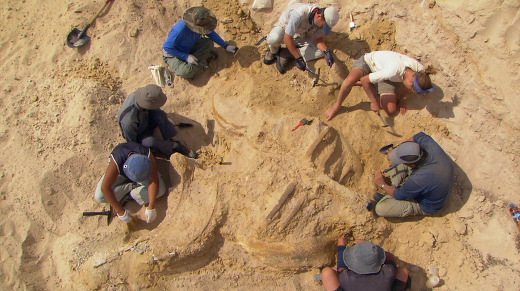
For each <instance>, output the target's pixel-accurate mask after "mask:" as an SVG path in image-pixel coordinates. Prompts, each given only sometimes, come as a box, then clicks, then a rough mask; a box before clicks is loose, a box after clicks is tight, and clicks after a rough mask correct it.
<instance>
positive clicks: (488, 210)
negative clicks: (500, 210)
mask: <svg viewBox="0 0 520 291" xmlns="http://www.w3.org/2000/svg"><path fill="white" fill-rule="evenodd" d="M493 208H494V207H493V204H491V203H488V204H486V205H485V206H484V207H483V208H482V211H483V212H484V213H485V214H489V213H491V212H492V211H493Z"/></svg>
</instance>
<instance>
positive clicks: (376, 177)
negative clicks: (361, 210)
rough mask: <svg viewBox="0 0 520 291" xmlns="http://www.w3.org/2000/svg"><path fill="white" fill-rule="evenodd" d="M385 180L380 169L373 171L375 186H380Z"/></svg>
mask: <svg viewBox="0 0 520 291" xmlns="http://www.w3.org/2000/svg"><path fill="white" fill-rule="evenodd" d="M384 182H385V179H384V177H383V173H381V171H376V172H375V173H374V183H376V185H377V186H380V185H381V184H383V183H384Z"/></svg>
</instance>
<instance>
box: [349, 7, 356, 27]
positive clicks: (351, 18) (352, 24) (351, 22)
mask: <svg viewBox="0 0 520 291" xmlns="http://www.w3.org/2000/svg"><path fill="white" fill-rule="evenodd" d="M349 27H350V31H352V30H354V28H355V27H356V24H355V23H354V17H353V16H352V12H351V13H350V25H349Z"/></svg>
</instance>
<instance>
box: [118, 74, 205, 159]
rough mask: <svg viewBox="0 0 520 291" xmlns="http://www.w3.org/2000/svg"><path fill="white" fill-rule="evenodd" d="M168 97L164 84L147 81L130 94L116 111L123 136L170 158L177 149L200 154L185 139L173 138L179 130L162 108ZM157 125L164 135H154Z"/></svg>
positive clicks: (185, 153) (190, 154) (194, 156)
mask: <svg viewBox="0 0 520 291" xmlns="http://www.w3.org/2000/svg"><path fill="white" fill-rule="evenodd" d="M166 99H167V98H166V95H165V94H164V93H163V91H162V90H161V87H159V86H157V85H154V84H150V85H146V86H145V87H142V88H139V89H137V90H136V91H135V92H134V93H132V94H130V95H129V96H128V98H127V99H126V100H125V102H124V103H123V105H122V106H121V109H119V113H118V114H117V122H118V124H119V128H120V129H121V133H122V135H123V138H124V139H125V140H126V141H127V142H137V143H140V144H142V145H143V146H145V147H147V148H150V149H151V150H152V151H155V152H159V153H160V154H162V155H164V156H166V157H167V158H170V156H171V155H172V154H173V153H175V152H179V153H181V154H183V155H185V156H188V157H190V158H197V153H196V152H194V151H192V150H190V149H189V148H188V147H187V146H186V145H185V144H184V143H183V142H181V141H177V140H173V137H174V136H175V135H176V134H177V131H176V130H175V127H174V125H173V123H171V122H170V120H169V119H168V117H167V116H166V113H165V112H164V111H162V110H161V109H160V107H161V106H163V105H164V104H165V103H166ZM156 127H158V128H159V131H160V132H161V135H162V139H159V138H156V137H154V136H153V132H154V130H155V128H156Z"/></svg>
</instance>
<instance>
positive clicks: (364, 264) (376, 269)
mask: <svg viewBox="0 0 520 291" xmlns="http://www.w3.org/2000/svg"><path fill="white" fill-rule="evenodd" d="M321 277H322V281H323V287H325V290H327V291H349V290H355V291H358V290H364V291H371V290H374V291H390V290H392V291H399V290H405V289H406V287H407V286H406V285H407V284H406V283H407V282H408V280H409V278H408V269H406V268H405V267H397V261H396V258H395V256H394V255H392V254H391V253H389V252H385V251H384V250H383V248H382V247H380V246H378V245H375V244H373V243H371V242H369V241H365V240H362V239H358V240H356V242H355V244H354V245H353V246H351V247H348V248H347V247H346V243H345V239H344V238H343V237H341V238H339V239H338V257H337V266H336V268H335V269H332V268H329V267H326V268H324V269H323V270H322V272H321Z"/></svg>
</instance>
